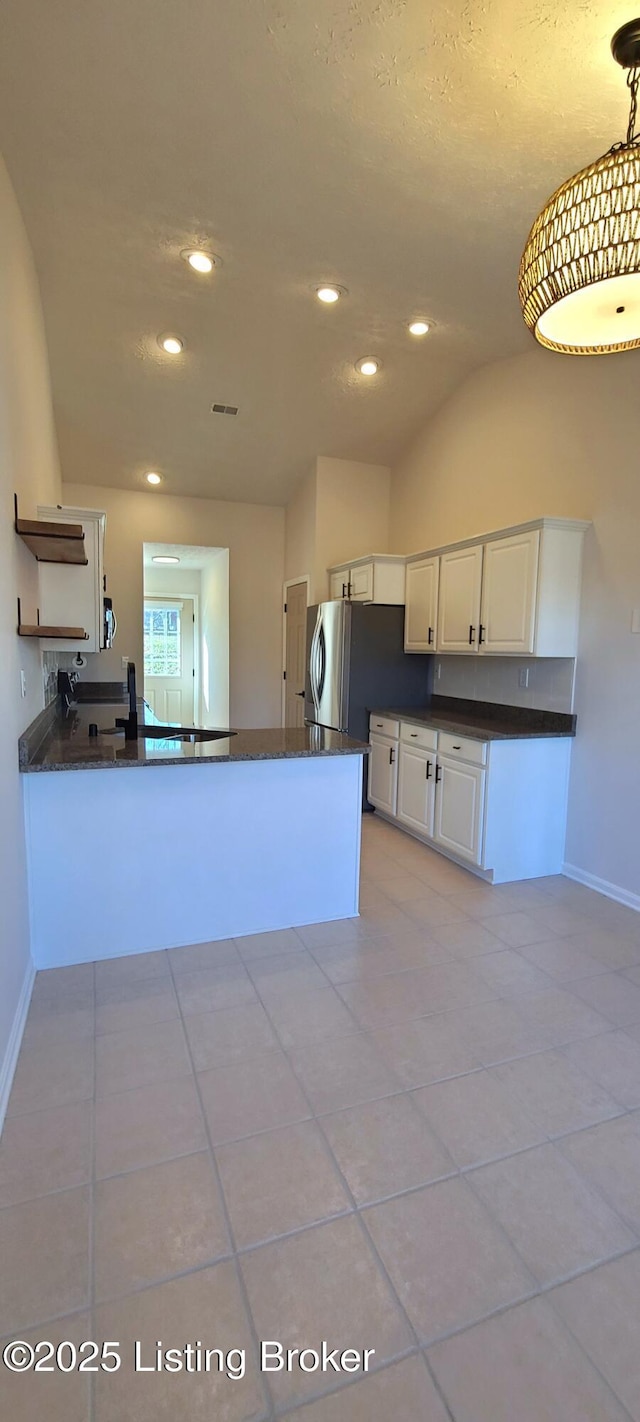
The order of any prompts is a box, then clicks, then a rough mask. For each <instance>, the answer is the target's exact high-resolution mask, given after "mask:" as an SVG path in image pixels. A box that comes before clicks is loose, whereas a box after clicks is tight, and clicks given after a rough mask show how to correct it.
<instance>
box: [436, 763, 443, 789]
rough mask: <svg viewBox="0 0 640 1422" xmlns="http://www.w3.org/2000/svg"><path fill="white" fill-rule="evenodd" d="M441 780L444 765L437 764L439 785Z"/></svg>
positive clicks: (437, 783) (437, 782)
mask: <svg viewBox="0 0 640 1422" xmlns="http://www.w3.org/2000/svg"><path fill="white" fill-rule="evenodd" d="M441 780H442V766H441V765H437V766H436V785H439V784H440V781H441Z"/></svg>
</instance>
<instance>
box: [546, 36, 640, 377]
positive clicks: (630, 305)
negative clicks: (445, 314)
mask: <svg viewBox="0 0 640 1422" xmlns="http://www.w3.org/2000/svg"><path fill="white" fill-rule="evenodd" d="M611 50H612V53H613V57H614V59H615V60H617V62H618V64H620V65H622V67H623V69H626V70H627V85H628V87H629V90H630V94H631V111H630V114H629V124H628V128H627V136H626V138H625V139H624V140H623V141H622V142H621V143H615V144H614V145H613V147H612V148H610V149H609V152H608V153H605V154H604V155H603V157H602V158H598V159H597V161H596V162H595V163H591V164H590V165H589V167H588V168H583V169H582V172H580V173H576V175H575V177H573V178H569V180H568V182H566V183H563V184H562V186H561V187H560V188H558V190H557V192H555V193H554V194H553V196H552V197H550V198H549V201H548V202H547V203H546V205H545V207H543V209H542V212H541V213H540V216H539V217H537V218H536V221H535V222H534V224H533V227H532V228H531V232H530V233H529V236H528V238H527V244H526V246H525V249H524V253H523V255H522V261H521V263H520V274H519V278H518V292H519V296H520V302H521V305H522V312H523V315H524V319H525V321H526V324H527V326H529V328H530V329H531V330H532V331H533V334H534V336H535V337H536V340H538V341H540V343H541V345H543V346H547V347H548V348H549V349H550V350H552V351H562V352H564V353H566V354H568V355H604V354H607V353H609V352H615V351H629V350H633V349H634V348H635V347H637V346H640V133H636V131H635V128H636V115H637V103H638V85H639V84H640V20H631V21H630V22H629V23H628V24H626V25H623V26H622V29H620V30H618V31H617V32H616V34H615V35H614V36H613V39H612V41H611Z"/></svg>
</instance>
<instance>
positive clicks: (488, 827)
mask: <svg viewBox="0 0 640 1422" xmlns="http://www.w3.org/2000/svg"><path fill="white" fill-rule="evenodd" d="M369 730H370V734H369V740H370V743H371V753H370V756H369V792H368V793H369V799H370V801H371V802H372V804H373V805H375V807H376V809H377V810H379V811H380V813H381V814H382V815H383V816H385V818H387V819H390V820H393V822H394V823H395V824H397V825H398V827H399V828H400V829H405V830H407V832H409V833H410V834H412V835H415V836H416V838H417V839H421V840H422V841H423V842H424V843H426V844H428V845H429V846H430V848H431V849H439V850H441V851H442V853H444V854H446V855H447V856H448V857H449V858H452V859H454V860H456V861H457V862H458V863H459V864H461V865H463V866H465V867H466V868H468V869H472V870H474V871H475V872H476V873H478V874H480V875H481V876H482V878H484V879H485V880H487V881H488V882H489V883H493V884H506V883H510V882H511V881H512V880H514V879H536V878H538V877H541V876H543V875H548V874H560V873H562V870H563V863H564V855H565V836H566V820H567V793H568V783H569V765H570V758H571V744H572V743H571V739H570V738H568V737H559V736H558V737H555V736H554V737H540V738H539V739H538V738H536V737H526V738H523V739H521V740H519V739H515V740H495V741H491V742H487V741H480V740H477V739H476V738H475V737H470V736H464V735H460V736H456V735H453V734H452V733H451V732H450V731H448V730H447V731H445V730H444V729H443V730H437V729H436V728H435V727H433V726H426V725H425V724H424V723H420V722H419V721H416V722H408V721H402V722H400V721H397V720H394V719H393V718H392V717H385V716H384V715H380V716H371V718H370V722H369Z"/></svg>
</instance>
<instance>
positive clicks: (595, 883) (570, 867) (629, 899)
mask: <svg viewBox="0 0 640 1422" xmlns="http://www.w3.org/2000/svg"><path fill="white" fill-rule="evenodd" d="M562 872H563V874H566V876H567V879H575V881H576V883H577V884H585V885H586V887H587V888H588V889H595V891H596V893H598V894H604V895H605V896H606V898H608V899H615V900H616V903H618V904H626V906H627V908H632V909H635V910H636V913H640V894H632V893H631V890H630V889H623V888H622V887H621V885H620V884H611V883H610V882H609V880H608V879H599V878H598V876H597V874H587V872H586V870H585V869H579V868H578V866H577V864H563V866H562Z"/></svg>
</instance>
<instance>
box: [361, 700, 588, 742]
mask: <svg viewBox="0 0 640 1422" xmlns="http://www.w3.org/2000/svg"><path fill="white" fill-rule="evenodd" d="M371 715H372V716H389V717H392V718H393V719H394V720H396V721H409V722H410V723H411V724H412V725H414V726H433V728H434V730H438V731H451V732H453V734H454V735H458V736H460V735H464V736H469V737H470V738H471V739H472V740H476V741H519V740H539V739H540V738H546V737H550V736H556V737H557V736H575V733H576V717H575V716H574V715H568V714H567V713H565V712H562V711H537V710H535V709H533V708H530V707H525V706H500V705H498V704H497V703H493V702H490V701H466V700H462V698H461V697H453V696H442V697H438V696H434V697H432V700H431V702H430V703H429V705H428V706H425V707H424V708H420V707H416V706H412V707H397V706H393V707H388V706H386V707H383V706H373V707H372V708H371Z"/></svg>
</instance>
